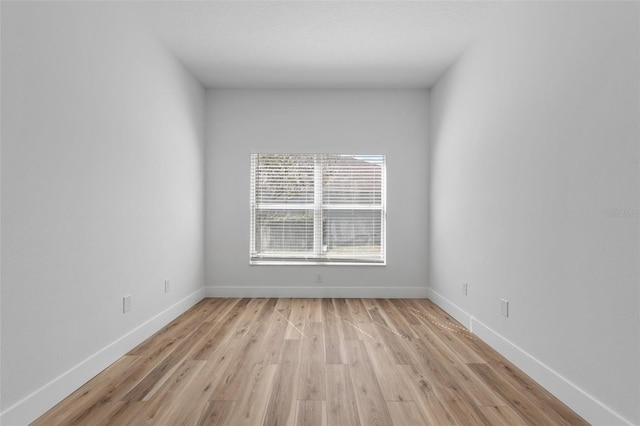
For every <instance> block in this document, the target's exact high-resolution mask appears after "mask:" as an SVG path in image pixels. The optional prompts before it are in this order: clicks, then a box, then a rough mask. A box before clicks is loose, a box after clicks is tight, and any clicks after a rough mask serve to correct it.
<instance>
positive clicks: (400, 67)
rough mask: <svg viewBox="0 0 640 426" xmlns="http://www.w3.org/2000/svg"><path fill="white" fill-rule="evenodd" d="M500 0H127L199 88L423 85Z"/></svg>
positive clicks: (458, 50) (449, 60) (453, 56)
mask: <svg viewBox="0 0 640 426" xmlns="http://www.w3.org/2000/svg"><path fill="white" fill-rule="evenodd" d="M502 4H504V3H503V2H492V1H407V2H405V1H339V0H338V1H335V0H334V1H330V0H319V1H304V0H296V1H239V0H236V1H150V2H137V3H135V4H134V7H135V9H136V11H137V12H138V13H139V14H140V15H141V17H142V18H143V19H144V20H145V21H147V22H148V23H149V25H150V26H151V29H152V30H153V31H154V32H155V33H156V34H157V36H158V37H159V38H160V40H162V41H163V43H164V44H165V45H166V46H167V48H168V49H169V50H170V51H171V52H172V53H173V54H174V55H175V56H176V57H177V58H178V59H179V60H180V61H181V62H182V63H183V64H184V65H185V66H186V67H187V68H188V69H189V70H190V71H191V72H192V73H193V74H194V75H195V76H196V77H197V78H198V79H199V80H200V81H201V82H202V84H203V85H204V86H205V87H208V88H428V87H430V86H432V85H433V84H434V83H435V82H436V81H437V79H438V78H439V77H440V76H441V75H442V74H443V73H444V71H445V70H446V69H447V68H448V67H449V65H451V63H452V62H453V61H454V60H455V59H456V58H457V57H458V56H459V55H460V54H461V53H462V52H463V51H464V50H465V48H466V47H467V46H469V45H470V44H471V43H472V41H473V40H474V39H475V38H476V37H478V35H479V34H480V33H481V31H482V30H483V29H484V28H485V27H486V26H487V25H488V23H489V21H490V20H491V18H492V17H493V16H494V15H495V13H496V11H497V10H498V9H499V8H500V7H501V5H502Z"/></svg>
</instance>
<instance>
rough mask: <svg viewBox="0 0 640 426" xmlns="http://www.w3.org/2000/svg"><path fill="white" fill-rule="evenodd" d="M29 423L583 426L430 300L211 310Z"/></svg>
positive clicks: (274, 303)
mask: <svg viewBox="0 0 640 426" xmlns="http://www.w3.org/2000/svg"><path fill="white" fill-rule="evenodd" d="M34 424H36V425H59V424H65V425H66V424H90V425H102V424H112V425H126V424H134V425H138V424H153V425H234V426H235V425H288V424H298V425H341V426H342V425H344V426H351V425H395V426H409V425H424V424H430V425H449V424H457V425H475V424H487V425H521V424H528V425H536V426H537V425H567V424H572V425H574V424H586V422H585V421H584V420H583V419H582V418H580V417H579V416H578V415H576V414H575V413H574V412H572V411H571V410H570V409H569V408H567V407H566V406H565V405H564V404H562V403H561V402H560V401H558V400H557V399H556V398H554V397H553V396H552V395H551V394H549V393H548V392H546V391H545V390H544V389H542V388H541V387H540V386H539V385H537V384H536V383H535V382H534V381H532V380H531V379H530V378H528V377H527V376H526V375H524V374H523V373H522V372H521V371H519V370H518V369H517V368H515V367H514V366H513V365H512V364H510V363H509V362H507V361H506V360H505V359H504V358H502V357H501V356H500V355H498V354H497V353H496V352H495V351H493V350H492V349H490V348H489V347H488V346H487V345H486V344H485V343H483V342H482V341H480V340H478V339H477V338H476V337H475V336H474V335H472V334H470V333H469V332H468V330H467V329H465V328H464V327H462V326H461V325H460V324H459V323H457V322H456V321H455V320H453V319H452V318H451V317H449V316H448V315H447V314H446V313H445V312H443V311H442V310H440V309H439V308H438V307H437V306H435V305H434V304H433V303H431V302H430V301H428V300H398V299H205V300H203V301H202V302H200V303H199V304H197V305H196V306H195V307H193V308H192V309H190V310H189V311H188V312H186V313H184V314H183V315H181V316H180V317H179V318H177V319H176V320H175V321H173V322H172V323H170V324H169V325H167V326H166V327H165V328H164V329H162V330H161V331H159V332H158V333H156V334H155V335H154V336H152V337H151V338H149V339H148V340H146V341H145V342H143V343H142V344H140V345H139V346H138V347H137V348H135V349H133V350H132V351H131V352H130V353H128V354H127V355H125V356H124V357H122V358H121V359H120V360H118V361H117V362H115V363H114V364H113V365H111V366H110V367H109V368H107V369H106V370H104V371H103V372H102V373H100V374H99V375H97V376H96V377H95V378H94V379H92V380H91V381H89V382H88V383H86V384H85V385H84V386H82V387H81V388H80V389H78V390H77V391H76V392H74V393H73V394H72V395H70V396H69V397H68V398H66V399H65V400H64V401H62V402H61V403H60V404H58V405H57V406H56V407H54V408H53V409H51V410H50V411H49V412H47V413H45V414H44V415H43V416H42V417H40V418H39V419H38V420H37V421H36V422H35V423H34Z"/></svg>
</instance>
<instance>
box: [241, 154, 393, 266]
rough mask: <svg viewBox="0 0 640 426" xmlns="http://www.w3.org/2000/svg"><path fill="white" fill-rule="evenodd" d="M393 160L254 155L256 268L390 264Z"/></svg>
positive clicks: (252, 255) (252, 253) (252, 258)
mask: <svg viewBox="0 0 640 426" xmlns="http://www.w3.org/2000/svg"><path fill="white" fill-rule="evenodd" d="M385 227H386V157H385V156H384V155H342V154H251V250H250V263H251V264H270V263H273V264H282V263H285V264H286V263H292V264H298V263H312V264H315V263H343V264H344V263H347V264H353V263H357V264H385V262H386V253H385V246H386V244H385Z"/></svg>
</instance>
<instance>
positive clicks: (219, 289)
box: [205, 285, 427, 299]
mask: <svg viewBox="0 0 640 426" xmlns="http://www.w3.org/2000/svg"><path fill="white" fill-rule="evenodd" d="M205 294H206V295H207V297H299V298H317V297H339V298H369V299H372V298H388V299H405V298H406V299H422V298H426V297H427V288H426V287H326V286H322V285H318V286H317V287H257V286H211V287H205Z"/></svg>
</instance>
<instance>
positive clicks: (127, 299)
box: [122, 295, 131, 314]
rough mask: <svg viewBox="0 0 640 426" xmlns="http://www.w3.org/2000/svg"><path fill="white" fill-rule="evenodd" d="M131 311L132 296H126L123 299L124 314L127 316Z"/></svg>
mask: <svg viewBox="0 0 640 426" xmlns="http://www.w3.org/2000/svg"><path fill="white" fill-rule="evenodd" d="M130 310H131V295H126V296H124V297H123V298H122V313H123V314H126V313H127V312H129V311H130Z"/></svg>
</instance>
